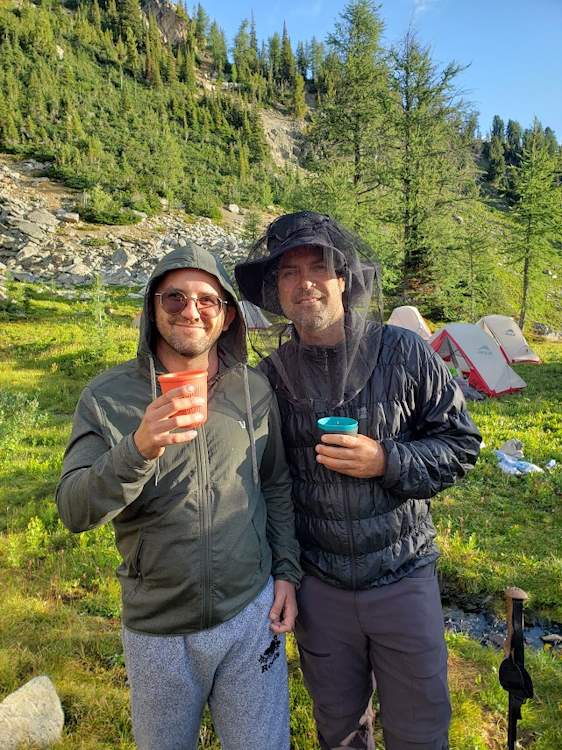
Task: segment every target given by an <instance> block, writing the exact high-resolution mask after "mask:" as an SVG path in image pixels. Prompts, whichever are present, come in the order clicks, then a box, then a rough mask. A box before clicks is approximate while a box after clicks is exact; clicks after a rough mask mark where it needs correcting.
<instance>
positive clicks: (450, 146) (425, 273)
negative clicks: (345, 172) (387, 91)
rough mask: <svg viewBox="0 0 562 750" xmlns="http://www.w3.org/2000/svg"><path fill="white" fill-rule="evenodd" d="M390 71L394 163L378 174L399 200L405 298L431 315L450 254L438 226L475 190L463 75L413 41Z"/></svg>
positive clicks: (393, 213) (392, 215)
mask: <svg viewBox="0 0 562 750" xmlns="http://www.w3.org/2000/svg"><path fill="white" fill-rule="evenodd" d="M391 66H392V79H391V81H392V86H391V88H392V91H393V93H394V102H395V105H394V106H392V107H390V108H389V110H388V112H387V114H386V115H385V123H386V129H387V131H386V139H387V140H388V141H389V142H390V144H391V147H392V158H391V159H390V160H389V161H388V163H387V168H386V171H385V170H384V169H382V170H381V172H380V173H379V174H381V181H382V183H383V184H384V185H385V186H386V187H387V189H390V190H391V191H392V193H393V195H394V199H395V203H394V204H393V205H391V206H389V213H388V216H387V219H388V220H390V221H391V222H392V223H395V224H396V226H397V227H398V228H399V230H400V235H401V244H402V248H403V258H404V261H403V278H402V283H401V288H402V297H403V299H404V301H410V302H412V303H413V304H416V303H422V304H424V306H425V309H426V310H428V311H431V305H432V304H438V302H437V298H438V293H439V290H438V287H437V285H436V284H435V273H434V271H435V265H436V260H437V258H438V257H439V252H440V248H441V251H443V239H441V237H440V233H439V224H440V222H441V221H442V220H443V218H444V217H445V216H447V215H450V214H451V213H452V209H453V208H455V207H457V206H458V205H459V204H460V203H462V202H464V201H466V200H467V199H468V198H469V197H470V196H471V195H472V193H473V192H474V189H475V187H474V186H475V164H474V157H473V152H472V142H471V140H470V139H469V138H467V136H466V114H465V113H464V111H463V109H462V103H461V102H460V101H459V99H458V94H457V92H456V90H455V86H454V82H455V79H456V77H457V76H458V74H459V73H460V72H461V70H462V68H461V67H460V66H459V65H457V64H455V63H450V64H449V65H447V66H445V68H443V69H442V70H439V69H438V68H437V66H436V65H435V64H434V63H433V61H432V60H431V56H430V53H429V49H428V48H424V47H423V46H422V45H421V44H420V43H419V42H418V41H417V39H416V38H415V36H414V35H413V34H411V33H408V34H407V35H406V37H405V38H404V40H403V42H402V44H401V45H400V46H399V47H398V48H395V49H393V50H392V52H391ZM442 262H443V263H445V258H442ZM433 312H434V313H436V314H440V311H439V310H438V309H434V310H433Z"/></svg>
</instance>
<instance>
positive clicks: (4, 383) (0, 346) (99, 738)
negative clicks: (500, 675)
mask: <svg viewBox="0 0 562 750" xmlns="http://www.w3.org/2000/svg"><path fill="white" fill-rule="evenodd" d="M13 290H14V291H13V293H14V298H15V300H16V302H15V303H14V304H13V305H12V306H11V307H10V308H9V309H8V310H7V311H4V312H0V570H1V575H0V601H1V602H2V607H1V608H0V699H1V698H3V697H5V696H6V695H7V694H9V693H10V692H12V691H13V690H15V689H16V688H17V687H19V686H20V685H21V684H22V683H23V682H25V681H27V680H28V679H30V678H31V677H33V676H35V675H38V674H45V673H46V674H49V675H50V676H51V678H52V679H53V681H54V682H55V685H56V687H57V690H58V692H59V695H60V696H61V700H62V702H63V708H64V711H65V716H66V724H65V733H64V738H63V740H62V741H61V742H60V743H59V744H58V745H57V746H56V750H102V749H103V750H132V749H133V748H134V743H133V740H132V735H131V727H130V721H129V707H128V692H127V686H126V675H125V669H124V665H123V657H122V649H121V643H120V635H119V634H120V621H119V609H120V605H119V590H118V584H117V581H116V579H115V577H114V574H113V570H114V568H115V567H116V565H117V562H118V560H117V555H116V552H115V550H114V546H113V533H112V529H111V528H110V527H102V528H100V529H97V530H95V531H93V532H89V533H86V534H82V535H78V536H74V535H71V534H70V533H69V532H67V531H66V530H65V529H64V527H63V526H62V524H61V523H60V521H59V519H58V516H57V511H56V507H55V504H54V501H53V496H54V488H55V485H56V482H57V479H58V475H59V472H60V467H61V460H62V453H63V450H64V446H65V443H66V440H67V437H68V434H69V427H70V418H71V415H72V411H73V409H74V405H75V403H76V400H77V398H78V395H79V393H80V391H81V389H82V387H83V385H84V384H85V383H86V382H87V380H88V379H89V378H90V377H92V376H93V375H94V374H95V373H97V372H99V371H100V370H102V369H104V368H105V367H108V366H111V365H113V364H115V363H117V362H119V361H121V360H123V359H126V358H128V357H130V356H133V355H134V352H135V349H136V341H137V335H138V334H137V331H136V330H135V329H134V328H133V327H132V326H131V320H132V317H133V315H134V314H135V312H136V311H137V310H138V308H139V301H138V300H134V299H131V298H129V297H128V296H127V293H126V292H118V291H117V292H111V294H110V295H109V293H107V292H105V291H104V290H102V289H90V290H85V292H86V293H87V294H88V295H89V299H83V300H80V299H76V300H74V301H72V302H70V301H68V300H66V299H65V298H64V297H62V296H58V295H56V293H55V291H54V290H53V289H47V288H45V287H43V288H41V287H37V286H31V285H15V286H14V287H13ZM79 295H80V293H79ZM536 350H537V351H538V353H539V355H540V356H541V357H542V358H543V359H544V364H543V365H542V366H540V367H531V366H528V367H520V368H517V370H518V372H519V373H520V374H521V375H522V377H523V378H524V379H525V380H526V381H527V382H528V384H529V387H528V388H527V389H526V391H524V393H523V394H522V395H518V396H510V397H506V398H502V399H492V400H488V401H485V402H481V403H477V404H471V407H470V408H471V412H472V414H473V417H474V419H475V421H476V422H477V424H478V425H479V427H480V429H481V430H482V433H483V435H484V440H485V443H486V447H485V448H484V449H483V451H482V456H481V459H480V461H479V463H478V465H477V468H476V469H475V470H474V471H473V472H472V473H471V475H470V476H469V477H468V478H467V479H466V480H465V481H464V482H462V483H461V484H459V485H458V486H457V487H454V488H453V489H451V490H448V491H446V492H444V493H443V494H442V495H441V496H440V497H439V498H438V499H437V500H436V501H435V503H434V506H433V509H434V511H433V512H434V518H435V520H436V523H437V526H438V530H439V543H440V546H441V549H442V551H443V556H442V558H441V560H440V574H441V576H442V579H443V583H444V585H445V586H446V587H447V590H448V591H450V592H451V591H452V592H454V593H455V595H456V596H458V597H459V598H461V599H462V598H463V597H464V598H466V597H468V598H471V599H472V600H473V601H478V602H482V603H485V605H486V606H487V607H489V608H496V609H497V610H498V611H499V609H500V608H501V607H502V591H503V590H504V588H505V587H506V586H507V585H510V584H514V585H518V586H521V587H523V588H525V589H526V590H527V591H528V593H529V595H530V601H529V607H530V609H531V610H532V611H533V612H535V613H540V614H541V615H543V616H546V617H550V618H552V619H555V620H557V621H562V592H561V582H562V549H561V543H560V539H562V503H561V498H562V469H561V466H562V414H561V408H560V406H561V395H560V394H561V393H562V347H559V346H556V345H541V344H538V345H537V346H536ZM508 438H519V439H521V440H522V441H523V443H524V447H525V453H526V456H528V457H529V459H530V460H532V461H533V462H535V463H537V464H539V465H544V464H545V463H546V461H548V460H549V459H551V458H554V459H556V461H557V467H556V468H555V469H553V470H551V471H549V472H545V473H544V474H539V475H531V476H526V477H509V476H505V475H503V474H502V473H501V472H500V471H499V470H498V469H497V468H496V460H495V456H494V454H493V449H494V448H497V447H499V445H500V444H501V443H502V442H503V441H504V440H506V439H508ZM448 642H449V652H450V676H451V677H450V683H451V688H452V697H453V708H454V719H453V724H452V729H451V748H452V750H486V749H488V748H489V749H491V750H500V748H503V747H505V736H506V719H505V717H506V707H507V698H506V694H505V693H504V691H503V690H502V689H501V688H500V687H499V683H498V680H497V670H498V666H499V663H500V661H501V654H499V653H498V652H495V651H493V650H491V649H486V648H482V647H481V646H479V645H478V644H477V643H475V642H473V641H470V640H469V639H468V638H466V637H464V636H458V635H450V636H448ZM527 662H528V669H529V671H530V672H531V674H532V677H533V680H534V682H535V692H536V698H535V699H534V700H533V701H532V702H530V703H529V704H527V705H526V706H525V707H524V709H523V717H524V718H523V721H522V722H521V723H520V737H521V747H523V748H528V749H529V750H531V749H532V750H560V748H562V703H561V701H562V661H561V659H560V654H559V652H553V651H545V652H541V653H530V652H529V651H528V653H527ZM289 664H290V674H291V677H290V680H291V702H292V719H291V721H292V748H293V750H316V748H317V744H316V740H315V733H314V726H313V722H312V718H311V709H310V701H309V699H308V696H307V693H306V690H305V688H304V686H303V684H302V677H301V674H300V670H299V667H298V660H297V657H296V652H295V646H294V643H293V642H292V641H290V642H289ZM201 747H202V748H209V749H211V748H212V749H213V750H215V749H216V748H218V747H219V745H218V743H217V741H216V738H215V736H214V734H213V731H212V726H211V724H210V721H209V720H208V718H207V717H206V718H205V722H204V725H203V728H202V731H201ZM380 747H382V741H381V744H380Z"/></svg>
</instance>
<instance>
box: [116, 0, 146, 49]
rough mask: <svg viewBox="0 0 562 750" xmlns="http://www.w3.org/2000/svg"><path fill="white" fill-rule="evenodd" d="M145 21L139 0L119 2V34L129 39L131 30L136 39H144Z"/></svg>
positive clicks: (119, 0)
mask: <svg viewBox="0 0 562 750" xmlns="http://www.w3.org/2000/svg"><path fill="white" fill-rule="evenodd" d="M142 29H143V21H142V14H141V9H140V5H139V0H117V33H118V34H119V35H120V36H121V38H123V39H126V38H127V32H128V31H129V30H130V31H131V32H132V34H133V36H134V38H135V39H138V40H140V39H142Z"/></svg>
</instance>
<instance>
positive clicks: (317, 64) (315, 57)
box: [310, 37, 326, 86]
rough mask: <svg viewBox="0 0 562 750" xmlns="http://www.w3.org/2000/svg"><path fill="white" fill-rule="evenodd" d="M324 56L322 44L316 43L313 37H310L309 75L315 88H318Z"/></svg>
mask: <svg viewBox="0 0 562 750" xmlns="http://www.w3.org/2000/svg"><path fill="white" fill-rule="evenodd" d="M325 54H326V53H325V49H324V45H323V43H322V42H318V41H317V40H316V38H315V37H312V41H311V42H310V75H311V78H312V80H313V81H314V84H315V85H316V86H318V81H319V79H320V71H321V68H322V63H323V62H324V57H325Z"/></svg>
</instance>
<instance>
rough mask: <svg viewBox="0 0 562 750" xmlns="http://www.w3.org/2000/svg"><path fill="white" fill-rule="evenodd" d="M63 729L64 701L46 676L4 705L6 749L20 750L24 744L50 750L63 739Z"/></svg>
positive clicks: (1, 723)
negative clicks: (50, 747) (51, 746)
mask: <svg viewBox="0 0 562 750" xmlns="http://www.w3.org/2000/svg"><path fill="white" fill-rule="evenodd" d="M63 726H64V713H63V711H62V706H61V702H60V700H59V697H58V695H57V691H56V690H55V687H54V685H53V683H52V682H51V680H50V679H49V678H48V677H47V676H46V675H42V676H41V677H35V678H34V679H32V680H30V681H29V682H27V683H26V684H25V685H23V686H22V687H20V688H19V690H16V691H15V693H12V694H11V695H9V696H8V697H7V698H6V699H5V700H3V701H2V703H0V747H1V748H2V750H18V748H19V747H20V745H23V744H28V745H33V746H34V747H35V746H36V747H38V748H48V747H49V746H50V745H53V744H54V743H55V742H58V741H59V740H60V738H61V735H62V728H63Z"/></svg>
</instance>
